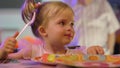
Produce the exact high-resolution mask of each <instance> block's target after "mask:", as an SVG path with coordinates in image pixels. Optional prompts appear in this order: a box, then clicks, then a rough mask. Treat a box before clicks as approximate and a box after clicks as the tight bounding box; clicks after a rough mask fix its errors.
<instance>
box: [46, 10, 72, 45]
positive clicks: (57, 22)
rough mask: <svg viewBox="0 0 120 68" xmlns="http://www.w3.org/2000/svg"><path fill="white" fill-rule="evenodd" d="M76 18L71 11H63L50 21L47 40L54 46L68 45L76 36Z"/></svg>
mask: <svg viewBox="0 0 120 68" xmlns="http://www.w3.org/2000/svg"><path fill="white" fill-rule="evenodd" d="M73 20H74V17H73V13H72V14H71V12H70V11H63V13H61V14H59V16H57V17H54V18H52V19H50V21H49V23H48V26H47V28H46V33H47V40H48V41H49V43H50V44H52V45H66V44H68V43H70V42H71V40H72V39H73V36H74V29H73V24H74V21H73Z"/></svg>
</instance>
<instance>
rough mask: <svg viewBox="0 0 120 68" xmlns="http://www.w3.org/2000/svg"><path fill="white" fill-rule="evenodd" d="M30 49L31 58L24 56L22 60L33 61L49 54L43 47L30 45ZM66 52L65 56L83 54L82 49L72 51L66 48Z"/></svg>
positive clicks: (76, 48) (77, 48)
mask: <svg viewBox="0 0 120 68" xmlns="http://www.w3.org/2000/svg"><path fill="white" fill-rule="evenodd" d="M30 48H31V56H30V55H24V59H33V58H35V57H40V56H42V55H43V54H50V53H49V52H47V51H46V50H45V49H44V46H43V45H32V47H30ZM66 49H67V51H66V53H65V54H83V52H85V51H84V49H83V48H80V47H75V48H72V49H69V48H66Z"/></svg>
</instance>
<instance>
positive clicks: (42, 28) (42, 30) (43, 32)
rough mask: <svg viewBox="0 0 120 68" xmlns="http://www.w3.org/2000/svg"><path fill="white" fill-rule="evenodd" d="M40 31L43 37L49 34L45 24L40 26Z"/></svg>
mask: <svg viewBox="0 0 120 68" xmlns="http://www.w3.org/2000/svg"><path fill="white" fill-rule="evenodd" d="M38 32H39V34H40V35H41V36H42V37H45V36H47V33H46V30H45V28H44V27H43V26H39V28H38Z"/></svg>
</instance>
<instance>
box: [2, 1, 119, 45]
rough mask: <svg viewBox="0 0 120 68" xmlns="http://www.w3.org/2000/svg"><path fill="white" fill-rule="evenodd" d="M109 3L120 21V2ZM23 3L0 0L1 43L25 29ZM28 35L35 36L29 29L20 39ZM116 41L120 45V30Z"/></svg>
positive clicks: (28, 28)
mask: <svg viewBox="0 0 120 68" xmlns="http://www.w3.org/2000/svg"><path fill="white" fill-rule="evenodd" d="M36 1H47V0H36ZM108 1H109V2H110V4H111V6H112V7H113V10H114V12H115V14H116V16H117V18H118V20H119V21H120V0H108ZM23 2H24V0H0V43H1V42H2V41H3V40H4V39H5V38H7V37H8V36H12V35H13V34H14V33H15V32H16V31H20V30H21V29H22V28H23V27H24V25H25V23H24V22H23V20H22V17H21V5H22V4H23ZM26 35H27V36H28V35H29V36H33V34H32V32H31V29H30V27H27V29H26V30H25V31H24V33H22V35H21V36H20V37H19V38H18V39H21V38H22V37H24V36H26ZM33 37H34V36H33ZM116 39H117V42H119V43H120V30H119V31H117V32H116Z"/></svg>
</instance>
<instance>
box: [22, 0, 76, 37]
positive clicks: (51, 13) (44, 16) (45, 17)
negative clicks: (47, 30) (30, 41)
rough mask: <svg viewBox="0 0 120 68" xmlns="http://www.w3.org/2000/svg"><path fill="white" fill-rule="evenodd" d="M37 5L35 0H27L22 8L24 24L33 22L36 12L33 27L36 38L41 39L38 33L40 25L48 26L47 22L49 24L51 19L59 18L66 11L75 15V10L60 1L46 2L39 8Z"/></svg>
mask: <svg viewBox="0 0 120 68" xmlns="http://www.w3.org/2000/svg"><path fill="white" fill-rule="evenodd" d="M35 4H36V3H35V2H34V0H25V3H24V5H23V8H22V18H23V20H24V22H25V23H27V21H30V20H31V18H32V16H33V12H36V18H35V21H34V23H33V24H32V25H31V28H32V32H33V34H34V35H35V36H36V37H40V35H39V33H38V31H37V29H38V27H39V26H40V25H47V22H49V20H50V19H51V18H55V17H57V16H58V15H60V14H61V13H62V12H63V11H64V10H69V11H71V13H73V15H74V12H73V10H72V9H71V8H70V7H69V6H68V5H67V4H65V3H63V2H60V1H53V2H52V1H50V2H44V3H42V4H41V5H40V6H39V7H37V8H36V6H35Z"/></svg>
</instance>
